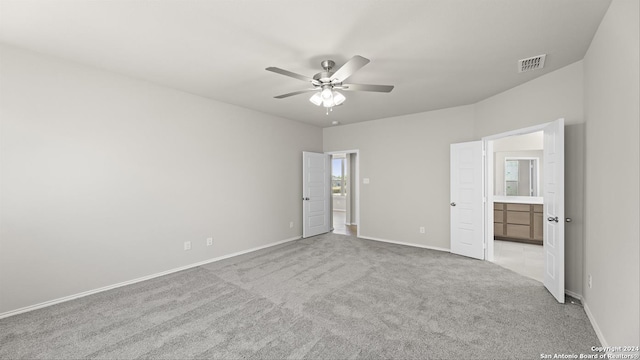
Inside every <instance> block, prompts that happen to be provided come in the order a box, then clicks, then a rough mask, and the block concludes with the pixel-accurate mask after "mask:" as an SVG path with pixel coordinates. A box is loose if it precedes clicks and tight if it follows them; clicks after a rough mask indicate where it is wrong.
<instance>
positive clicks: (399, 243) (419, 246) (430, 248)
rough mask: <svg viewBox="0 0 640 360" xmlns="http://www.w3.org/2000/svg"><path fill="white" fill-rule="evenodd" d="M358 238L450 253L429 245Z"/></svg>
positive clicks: (366, 237)
mask: <svg viewBox="0 0 640 360" xmlns="http://www.w3.org/2000/svg"><path fill="white" fill-rule="evenodd" d="M358 238H360V239H366V240H373V241H380V242H385V243H389V244H397V245H405V246H411V247H417V248H423V249H429V250H437V251H444V252H451V250H450V249H445V248H441V247H436V246H429V245H420V244H413V243H406V242H402V241H394V240H387V239H380V238H376V237H371V236H360V235H358Z"/></svg>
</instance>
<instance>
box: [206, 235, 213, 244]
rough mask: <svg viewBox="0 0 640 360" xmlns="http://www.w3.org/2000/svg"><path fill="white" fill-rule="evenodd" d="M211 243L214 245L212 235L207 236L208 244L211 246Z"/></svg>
mask: <svg viewBox="0 0 640 360" xmlns="http://www.w3.org/2000/svg"><path fill="white" fill-rule="evenodd" d="M211 245H213V238H212V237H210V238H207V246H211Z"/></svg>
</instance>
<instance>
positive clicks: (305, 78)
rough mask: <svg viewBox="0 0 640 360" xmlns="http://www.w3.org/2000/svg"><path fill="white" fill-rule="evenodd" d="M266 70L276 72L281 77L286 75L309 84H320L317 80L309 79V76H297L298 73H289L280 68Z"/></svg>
mask: <svg viewBox="0 0 640 360" xmlns="http://www.w3.org/2000/svg"><path fill="white" fill-rule="evenodd" d="M265 70H267V71H272V72H274V73H276V74H280V75H284V76H289V77H292V78H294V79H298V80H302V81H308V82H310V83H312V84H315V83H318V81H317V80H314V79H312V78H310V77H308V76H304V75H300V74H296V73H294V72H291V71H289V70H284V69H280V68H277V67H273V66H271V67H268V68H266V69H265Z"/></svg>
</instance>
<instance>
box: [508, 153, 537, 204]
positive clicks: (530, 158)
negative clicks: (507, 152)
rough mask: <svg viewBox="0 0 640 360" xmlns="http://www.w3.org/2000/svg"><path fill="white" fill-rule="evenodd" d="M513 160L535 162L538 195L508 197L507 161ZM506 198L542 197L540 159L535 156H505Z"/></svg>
mask: <svg viewBox="0 0 640 360" xmlns="http://www.w3.org/2000/svg"><path fill="white" fill-rule="evenodd" d="M513 160H533V161H534V164H535V165H534V166H535V167H536V189H535V190H536V195H531V194H529V195H507V174H506V171H507V161H513ZM504 171H505V174H504V196H526V197H540V158H538V157H533V156H505V158H504Z"/></svg>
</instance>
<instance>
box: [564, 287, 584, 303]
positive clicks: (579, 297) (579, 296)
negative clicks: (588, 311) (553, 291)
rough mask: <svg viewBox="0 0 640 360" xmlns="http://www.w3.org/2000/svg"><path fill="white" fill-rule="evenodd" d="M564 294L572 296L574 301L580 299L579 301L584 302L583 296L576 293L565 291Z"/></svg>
mask: <svg viewBox="0 0 640 360" xmlns="http://www.w3.org/2000/svg"><path fill="white" fill-rule="evenodd" d="M564 293H565V294H567V295H569V296H571V297H572V298H574V299H578V300H580V301H582V295H580V294H578V293H575V292H573V291H571V290H567V289H564Z"/></svg>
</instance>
